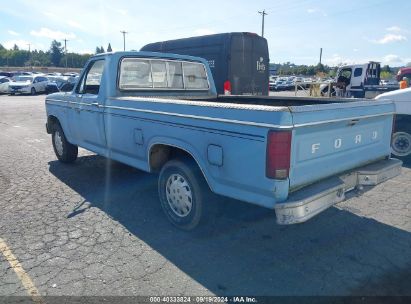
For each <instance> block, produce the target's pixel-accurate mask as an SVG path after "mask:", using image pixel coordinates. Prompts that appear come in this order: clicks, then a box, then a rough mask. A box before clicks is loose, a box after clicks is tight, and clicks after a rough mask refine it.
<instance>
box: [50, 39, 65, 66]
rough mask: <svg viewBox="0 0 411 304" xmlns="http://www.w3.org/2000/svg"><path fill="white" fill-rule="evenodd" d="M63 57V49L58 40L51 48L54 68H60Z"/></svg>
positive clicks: (53, 42)
mask: <svg viewBox="0 0 411 304" xmlns="http://www.w3.org/2000/svg"><path fill="white" fill-rule="evenodd" d="M62 57H63V47H62V46H61V43H60V42H58V41H57V40H53V41H52V42H51V46H50V61H51V63H52V64H53V65H54V66H59V64H60V60H61V58H62Z"/></svg>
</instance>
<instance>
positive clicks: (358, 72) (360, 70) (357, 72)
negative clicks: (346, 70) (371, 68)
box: [354, 68, 362, 77]
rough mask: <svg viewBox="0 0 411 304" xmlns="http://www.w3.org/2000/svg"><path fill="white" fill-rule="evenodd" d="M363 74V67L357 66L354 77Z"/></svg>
mask: <svg viewBox="0 0 411 304" xmlns="http://www.w3.org/2000/svg"><path fill="white" fill-rule="evenodd" d="M361 75H362V68H356V69H355V70H354V77H360V76H361Z"/></svg>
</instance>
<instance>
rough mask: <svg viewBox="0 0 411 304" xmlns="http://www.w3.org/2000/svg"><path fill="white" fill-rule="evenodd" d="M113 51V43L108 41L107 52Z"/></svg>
mask: <svg viewBox="0 0 411 304" xmlns="http://www.w3.org/2000/svg"><path fill="white" fill-rule="evenodd" d="M112 51H113V50H112V49H111V44H110V43H108V47H107V52H108V53H110V52H112Z"/></svg>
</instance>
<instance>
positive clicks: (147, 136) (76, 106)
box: [46, 52, 402, 230]
mask: <svg viewBox="0 0 411 304" xmlns="http://www.w3.org/2000/svg"><path fill="white" fill-rule="evenodd" d="M312 103H313V99H298V98H294V99H286V98H285V99H281V98H270V97H264V96H260V97H259V96H248V97H244V96H222V97H217V94H216V88H215V85H214V81H213V77H212V74H211V72H210V68H209V66H208V63H207V61H206V60H205V59H201V58H197V57H191V56H185V55H175V54H164V53H152V52H116V53H109V54H99V55H96V56H94V57H92V58H91V59H90V60H89V61H88V63H87V64H86V66H85V68H84V69H83V71H82V73H81V76H80V79H79V81H78V83H77V84H76V86H75V87H74V89H73V91H72V92H68V93H54V94H51V95H48V96H47V97H46V111H47V123H46V128H47V132H48V133H49V134H51V135H52V144H53V148H54V151H55V153H56V156H57V158H58V159H59V160H60V161H62V162H66V163H69V162H73V161H75V160H76V158H77V154H78V147H83V148H85V149H87V150H90V151H93V152H95V153H97V154H99V155H102V156H105V157H107V158H110V159H113V160H116V161H119V162H122V163H125V164H128V165H130V166H133V167H135V168H138V169H141V170H144V171H147V172H153V173H158V174H159V178H158V193H159V200H160V203H161V206H162V209H163V210H164V213H165V215H166V217H167V218H168V219H169V220H170V221H171V223H173V224H174V225H175V226H177V227H179V228H181V229H184V230H191V229H193V228H195V227H196V226H197V225H198V224H199V223H200V222H201V221H202V219H204V218H206V216H207V209H208V206H209V203H210V201H209V200H210V197H212V196H210V195H209V194H210V193H215V194H218V195H222V196H227V197H230V198H234V199H237V200H241V201H245V202H249V203H253V204H257V205H259V206H263V207H267V208H272V209H275V211H276V217H277V222H278V223H279V224H294V223H301V222H304V221H306V220H308V219H310V218H312V217H313V216H315V215H317V214H319V213H320V212H322V211H324V210H325V209H327V208H328V207H330V206H332V205H334V204H336V203H338V202H341V201H342V200H344V198H345V196H344V194H345V193H346V192H347V191H350V190H353V189H355V188H356V187H359V186H363V185H369V186H373V185H376V184H379V183H381V182H384V181H386V180H387V179H390V178H392V177H394V176H396V175H398V174H400V171H401V164H402V163H401V161H399V160H396V159H391V158H390V154H391V149H390V140H391V131H392V122H393V115H394V112H395V107H394V104H393V103H392V102H390V101H366V100H355V101H354V100H353V101H347V100H345V102H338V100H336V99H321V100H318V103H316V104H312Z"/></svg>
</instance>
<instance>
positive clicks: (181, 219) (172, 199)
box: [158, 160, 211, 231]
mask: <svg viewBox="0 0 411 304" xmlns="http://www.w3.org/2000/svg"><path fill="white" fill-rule="evenodd" d="M158 192H159V197H160V203H161V207H162V209H163V211H164V213H165V215H166V216H167V218H168V220H169V221H170V222H171V223H172V224H173V225H175V226H176V227H178V228H180V229H182V230H186V231H188V230H193V229H194V228H196V227H197V226H198V225H199V224H200V222H201V221H202V220H203V219H204V218H205V216H206V215H207V214H206V213H207V212H206V207H207V206H206V205H207V204H208V203H209V202H207V199H208V198H209V195H210V194H211V191H210V189H209V187H208V185H207V183H206V181H205V179H204V177H203V174H202V172H201V170H200V168H199V167H198V166H197V164H196V163H195V161H193V160H171V161H169V162H167V163H166V164H165V165H164V166H163V168H162V169H161V172H160V176H159V181H158Z"/></svg>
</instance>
